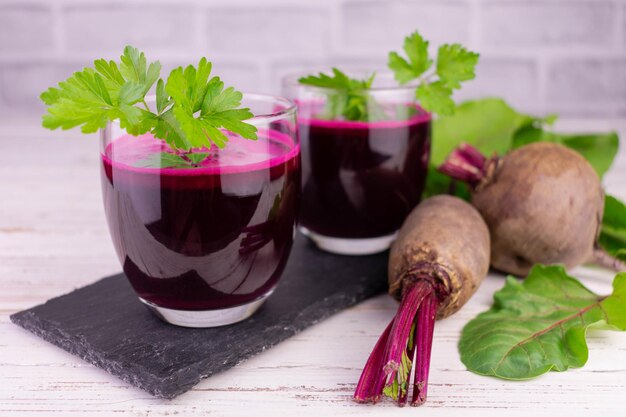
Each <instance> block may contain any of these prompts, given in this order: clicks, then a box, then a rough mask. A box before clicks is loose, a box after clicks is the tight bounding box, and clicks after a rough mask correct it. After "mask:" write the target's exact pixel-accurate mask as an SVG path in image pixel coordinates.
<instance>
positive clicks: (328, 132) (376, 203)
mask: <svg viewBox="0 0 626 417" xmlns="http://www.w3.org/2000/svg"><path fill="white" fill-rule="evenodd" d="M370 74H371V73H365V72H363V73H352V74H349V75H350V76H353V77H355V78H359V79H365V78H367V77H369V76H370ZM299 78H300V76H298V75H292V76H287V77H286V78H285V79H284V80H283V93H284V94H285V95H287V96H288V97H290V98H293V99H294V100H295V101H296V104H297V105H298V131H299V135H300V140H301V145H302V203H301V204H302V208H301V212H300V230H301V231H302V232H303V233H304V234H305V235H307V236H309V237H310V238H311V239H312V240H313V241H314V242H315V243H316V244H317V245H318V246H319V247H320V248H322V249H324V250H326V251H329V252H333V253H339V254H346V255H365V254H371V253H376V252H381V251H384V250H386V249H387V248H388V247H389V246H390V244H391V242H392V241H393V240H394V238H395V236H396V232H397V230H398V229H399V228H400V226H401V225H402V222H403V221H404V219H405V217H406V216H407V215H408V213H409V212H410V211H411V209H413V207H415V206H416V205H417V204H418V203H419V201H420V198H421V194H422V191H423V189H424V183H425V180H426V171H427V166H428V158H429V154H430V130H431V115H430V114H429V113H428V112H426V111H425V110H423V109H422V108H421V107H420V106H419V104H418V103H416V101H415V86H414V85H407V86H400V85H399V84H398V83H397V82H396V81H395V80H394V79H393V76H392V74H390V73H389V74H385V73H382V74H380V73H378V74H376V76H375V79H374V83H373V84H372V86H371V88H369V89H367V90H366V91H364V92H363V94H364V96H365V97H366V100H365V112H364V114H366V117H365V118H364V120H363V119H361V120H348V119H346V117H344V116H342V115H341V114H336V113H337V112H333V106H336V103H337V100H339V101H341V96H340V94H342V92H341V91H338V90H334V89H326V88H319V87H312V86H307V85H302V84H299V83H298V79H299ZM338 94H339V96H338Z"/></svg>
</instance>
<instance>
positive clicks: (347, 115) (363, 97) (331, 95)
mask: <svg viewBox="0 0 626 417" xmlns="http://www.w3.org/2000/svg"><path fill="white" fill-rule="evenodd" d="M375 76H376V74H375V73H372V75H370V76H369V77H368V78H366V79H363V80H359V79H355V78H350V77H349V76H348V75H347V74H346V73H344V72H342V71H341V70H339V69H338V68H332V75H327V74H324V73H321V72H320V73H319V75H309V76H307V77H302V78H299V79H298V82H299V83H300V84H304V85H309V86H312V87H318V88H323V89H328V91H327V92H326V96H327V97H326V102H325V104H324V109H322V111H321V113H320V114H319V115H317V116H318V117H320V118H322V119H337V118H339V117H343V118H344V119H345V120H360V121H368V120H377V119H382V118H384V117H385V115H384V113H383V110H382V108H381V107H380V105H379V104H378V103H377V102H376V101H375V100H374V99H373V97H372V96H371V95H370V94H369V92H368V90H369V89H370V88H371V87H372V83H373V82H374V77H375Z"/></svg>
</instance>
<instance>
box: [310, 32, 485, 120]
mask: <svg viewBox="0 0 626 417" xmlns="http://www.w3.org/2000/svg"><path fill="white" fill-rule="evenodd" d="M404 52H405V53H406V58H404V57H402V56H400V54H398V53H397V52H389V62H388V66H389V68H390V69H391V70H392V71H393V73H394V77H395V79H396V80H397V81H398V82H399V83H400V84H407V83H409V82H411V81H416V80H417V81H418V83H417V86H416V90H415V97H416V99H417V100H419V103H420V106H422V108H424V109H425V110H427V111H430V112H434V113H438V114H441V115H450V114H453V113H454V110H455V104H454V100H453V99H452V93H453V92H454V90H457V89H459V88H461V83H462V82H464V81H468V80H472V79H474V78H475V76H476V75H475V72H474V71H475V68H476V64H477V63H478V58H479V54H477V53H475V52H471V51H468V50H467V49H465V48H464V47H463V46H462V45H460V44H445V45H442V46H440V47H439V51H438V53H437V60H436V64H435V69H434V71H430V72H428V71H429V70H430V69H431V68H432V66H433V60H432V59H431V58H430V56H429V55H428V41H426V40H425V39H424V38H423V37H422V36H421V35H420V34H419V33H418V32H413V33H412V34H411V35H409V36H407V37H406V38H405V39H404ZM374 77H375V74H372V75H371V76H370V77H369V78H367V79H364V80H359V79H355V78H350V77H349V76H347V75H346V74H345V73H344V72H342V71H340V70H339V69H337V68H332V75H327V74H324V73H320V74H319V75H310V76H307V77H302V78H300V79H298V82H299V83H300V84H304V85H310V86H313V87H320V88H326V89H329V90H332V91H330V92H328V93H327V101H326V103H325V106H324V109H323V110H322V111H321V113H320V114H319V115H318V117H320V118H323V119H339V118H343V119H345V120H356V121H359V120H360V121H372V120H381V119H385V118H387V117H389V116H388V115H386V114H385V112H384V110H383V108H382V106H381V105H380V104H378V103H377V102H376V101H375V100H374V98H373V97H372V95H371V94H370V92H369V90H370V89H371V87H372V83H373V81H374ZM404 107H406V106H404ZM398 110H399V111H398ZM412 114H414V112H412V111H410V110H409V111H406V110H403V109H401V108H397V109H396V116H400V117H401V118H404V117H410V116H411V115H412Z"/></svg>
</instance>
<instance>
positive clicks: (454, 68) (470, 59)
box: [437, 43, 479, 89]
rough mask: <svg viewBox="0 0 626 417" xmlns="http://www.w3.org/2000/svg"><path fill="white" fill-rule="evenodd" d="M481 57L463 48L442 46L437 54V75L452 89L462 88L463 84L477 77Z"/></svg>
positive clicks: (459, 46)
mask: <svg viewBox="0 0 626 417" xmlns="http://www.w3.org/2000/svg"><path fill="white" fill-rule="evenodd" d="M478 57H479V55H478V54H477V53H475V52H471V51H468V50H467V49H465V48H464V47H463V46H461V45H459V44H458V43H455V44H453V45H449V44H446V45H442V46H441V47H440V48H439V52H438V54H437V75H438V76H439V80H440V81H441V82H443V84H445V85H446V86H448V87H449V88H451V89H457V88H461V82H463V81H469V80H473V79H474V78H475V77H476V74H475V73H474V69H475V68H476V64H478Z"/></svg>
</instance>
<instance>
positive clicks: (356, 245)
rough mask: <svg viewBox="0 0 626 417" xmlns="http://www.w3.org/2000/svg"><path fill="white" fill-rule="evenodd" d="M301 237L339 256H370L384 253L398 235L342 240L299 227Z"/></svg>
mask: <svg viewBox="0 0 626 417" xmlns="http://www.w3.org/2000/svg"><path fill="white" fill-rule="evenodd" d="M300 231H301V232H302V234H303V235H305V236H307V237H308V238H310V239H311V240H312V241H313V242H315V244H316V245H317V246H318V247H319V248H320V249H322V250H325V251H326V252H330V253H336V254H339V255H372V254H374V253H379V252H384V251H386V250H387V249H389V247H390V246H391V244H392V243H393V241H394V240H395V239H396V236H397V235H398V233H397V232H396V233H392V234H390V235H387V236H380V237H373V238H367V239H343V238H340V237H330V236H323V235H320V234H317V233H315V232H312V231H311V230H309V229H307V228H306V227H302V226H300Z"/></svg>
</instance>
